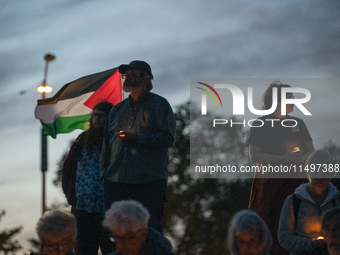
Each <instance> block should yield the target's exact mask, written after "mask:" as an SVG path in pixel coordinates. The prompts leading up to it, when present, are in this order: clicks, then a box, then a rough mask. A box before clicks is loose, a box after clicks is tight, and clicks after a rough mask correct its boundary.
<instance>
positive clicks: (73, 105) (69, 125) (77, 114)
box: [35, 68, 123, 138]
mask: <svg viewBox="0 0 340 255" xmlns="http://www.w3.org/2000/svg"><path fill="white" fill-rule="evenodd" d="M122 99H123V91H122V79H121V74H120V73H119V72H118V68H113V69H110V70H107V71H104V72H101V73H95V74H92V75H88V76H85V77H82V78H80V79H78V80H75V81H72V82H70V83H68V84H66V85H64V86H63V87H62V88H61V89H60V90H59V91H58V92H57V93H56V94H55V95H54V96H53V97H51V98H47V99H40V100H38V105H37V106H36V108H35V117H36V119H39V120H40V121H41V124H42V125H43V128H44V134H45V135H50V136H51V137H53V138H56V137H57V134H61V133H69V132H72V131H73V130H75V129H82V130H86V129H87V128H88V124H89V120H90V118H91V113H92V110H93V107H94V106H95V105H96V104H98V103H100V102H101V101H103V100H106V101H108V102H110V103H112V104H114V105H115V104H117V103H119V102H120V101H122Z"/></svg>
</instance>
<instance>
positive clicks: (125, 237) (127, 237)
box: [112, 228, 145, 243]
mask: <svg viewBox="0 0 340 255" xmlns="http://www.w3.org/2000/svg"><path fill="white" fill-rule="evenodd" d="M144 229H145V228H141V229H138V230H137V231H136V232H135V233H132V234H127V235H122V236H119V235H114V234H112V236H113V239H114V240H115V241H118V242H122V243H125V242H126V241H129V240H131V239H133V238H135V237H136V236H137V235H138V234H139V233H140V232H141V231H142V230H144Z"/></svg>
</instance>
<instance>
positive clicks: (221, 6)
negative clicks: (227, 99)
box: [0, 0, 340, 251]
mask: <svg viewBox="0 0 340 255" xmlns="http://www.w3.org/2000/svg"><path fill="white" fill-rule="evenodd" d="M0 4H1V8H0V35H1V36H0V88H1V91H2V93H1V95H0V106H1V109H2V110H1V112H0V141H1V143H0V162H1V164H0V210H1V209H5V210H6V212H7V214H6V215H5V216H4V218H3V219H2V221H1V223H0V231H1V230H3V229H4V228H5V227H14V226H18V225H22V226H23V227H24V229H23V231H22V233H21V234H20V236H19V237H18V239H19V241H20V243H21V244H23V245H24V247H25V251H27V249H28V244H27V242H26V240H27V239H28V238H32V237H36V235H35V231H34V226H35V223H36V221H37V220H38V218H39V216H40V214H41V173H40V136H39V135H40V133H39V130H40V123H39V121H38V120H36V119H35V117H34V108H35V106H36V100H37V99H39V98H40V97H41V95H40V94H39V93H38V92H37V91H36V87H37V86H38V85H40V83H41V82H42V80H43V71H44V65H45V63H44V60H43V57H44V55H45V54H46V53H52V54H55V55H56V59H55V60H54V61H52V62H50V63H49V69H48V78H47V83H48V84H49V85H51V86H52V87H53V89H54V91H53V92H52V93H51V96H52V95H53V94H54V93H55V92H56V91H58V90H59V89H60V88H61V87H62V86H63V85H64V84H66V83H68V82H70V81H72V80H75V79H77V78H80V77H82V76H85V75H88V74H92V73H96V72H100V71H104V70H107V69H111V68H113V67H116V66H118V65H120V64H122V63H129V62H130V61H131V60H134V59H141V60H145V61H146V62H148V63H149V64H150V65H151V68H152V71H153V73H154V90H153V92H155V93H157V94H160V95H162V96H164V97H165V98H167V99H168V101H169V102H170V104H171V105H172V106H173V107H175V106H176V105H178V104H180V103H182V102H184V101H186V100H188V99H189V97H190V94H189V88H190V78H199V77H202V78H223V77H235V78H273V79H275V78H282V79H283V81H284V78H335V77H339V76H340V61H339V59H340V18H339V11H340V2H339V1H337V0H334V1H327V0H326V1H313V0H310V1H302V0H301V1H296V0H286V1H278V0H274V1H273V0H259V1H245V0H235V1H233V0H226V1H222V0H220V1H218V0H212V1H203V0H187V1H179V0H173V1H171V2H170V1H156V0H148V1H121V0H117V1H108V0H102V1H91V0H56V1H55V0H54V1H52V0H46V1H41V0H40V1H39V0H30V1H20V0H11V1H9V0H0ZM292 85H293V86H294V84H292ZM264 89H265V86H264V87H263V89H262V88H261V92H260V94H261V93H262V91H263V90H264ZM310 90H311V91H316V92H317V93H315V94H314V95H313V93H312V98H318V101H316V102H317V106H318V107H319V108H320V109H324V111H325V113H324V116H325V118H324V119H323V121H324V122H327V128H326V127H324V126H323V125H324V124H323V123H319V125H317V124H315V126H314V127H309V129H310V132H311V134H312V136H313V137H316V139H315V142H316V147H317V148H318V147H322V146H323V142H326V141H327V140H328V139H333V140H334V141H335V142H337V143H338V145H340V140H339V132H338V131H339V130H338V129H339V128H338V127H339V117H340V116H339V113H338V111H339V110H338V109H339V106H340V103H339V97H340V87H339V86H325V87H318V88H316V87H313V88H310ZM318 96H319V97H318ZM326 117H327V118H326ZM306 123H307V124H308V122H306ZM329 127H331V128H329ZM79 133H80V131H75V132H73V133H70V134H65V135H59V136H58V138H57V139H56V140H53V139H51V138H49V139H48V157H49V159H48V160H49V161H48V162H49V171H48V174H47V185H48V187H47V204H48V205H50V204H51V203H52V202H53V201H55V200H56V199H57V200H59V201H62V199H63V195H62V194H61V192H60V191H59V190H57V189H55V188H53V187H52V184H51V179H52V178H53V177H54V172H55V170H56V167H57V166H56V164H57V162H58V161H59V159H60V158H61V156H62V154H63V153H64V152H66V151H67V150H68V148H69V143H70V141H71V140H72V139H74V138H75V137H76V136H77V135H78V134H79Z"/></svg>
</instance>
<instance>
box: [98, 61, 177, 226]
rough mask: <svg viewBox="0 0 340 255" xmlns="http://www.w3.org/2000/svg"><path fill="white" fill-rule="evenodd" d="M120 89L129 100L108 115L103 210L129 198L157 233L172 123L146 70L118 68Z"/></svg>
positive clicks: (136, 64) (141, 65) (135, 64)
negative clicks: (142, 208) (139, 206)
mask: <svg viewBox="0 0 340 255" xmlns="http://www.w3.org/2000/svg"><path fill="white" fill-rule="evenodd" d="M119 72H120V73H121V74H122V75H123V77H125V80H124V84H123V89H124V91H125V92H128V93H130V96H129V97H128V98H126V99H125V100H123V101H122V102H120V103H119V104H117V105H115V106H114V108H113V109H112V110H111V112H110V114H109V116H108V119H107V122H106V127H105V130H104V141H103V150H102V156H101V164H102V178H103V179H104V197H105V202H106V206H107V208H109V207H110V205H111V204H112V203H113V202H115V201H120V200H127V199H134V200H137V201H140V202H141V203H142V204H143V205H144V206H145V207H146V208H147V209H148V211H149V212H150V215H151V217H150V220H149V226H150V227H153V228H155V229H156V230H158V231H160V232H161V233H162V225H161V220H162V217H163V208H164V203H165V201H166V196H165V192H166V178H167V165H168V148H169V147H171V146H172V145H173V143H174V140H175V118H174V114H173V111H172V109H171V106H170V104H169V103H168V101H167V100H166V99H165V98H163V97H161V96H158V95H156V94H154V93H151V92H150V90H151V89H152V88H153V86H152V81H151V80H152V79H153V75H152V72H151V68H150V66H149V65H148V64H147V63H146V62H144V61H139V60H135V61H132V62H131V63H130V64H128V65H121V66H120V67H119Z"/></svg>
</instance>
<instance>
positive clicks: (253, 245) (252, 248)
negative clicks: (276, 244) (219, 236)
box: [227, 210, 273, 255]
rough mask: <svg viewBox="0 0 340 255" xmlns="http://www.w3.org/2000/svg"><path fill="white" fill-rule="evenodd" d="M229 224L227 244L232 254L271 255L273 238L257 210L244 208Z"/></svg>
mask: <svg viewBox="0 0 340 255" xmlns="http://www.w3.org/2000/svg"><path fill="white" fill-rule="evenodd" d="M229 225H230V226H229V230H228V241H227V246H228V250H229V251H230V254H231V255H269V253H268V251H269V250H270V249H271V247H272V242H273V239H272V237H271V234H270V232H269V229H268V227H267V225H266V223H265V222H264V221H263V220H262V219H261V217H260V216H259V215H258V214H257V213H256V212H253V211H250V210H242V211H240V212H238V213H236V214H235V216H234V217H233V218H232V219H231V221H230V224H229Z"/></svg>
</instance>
